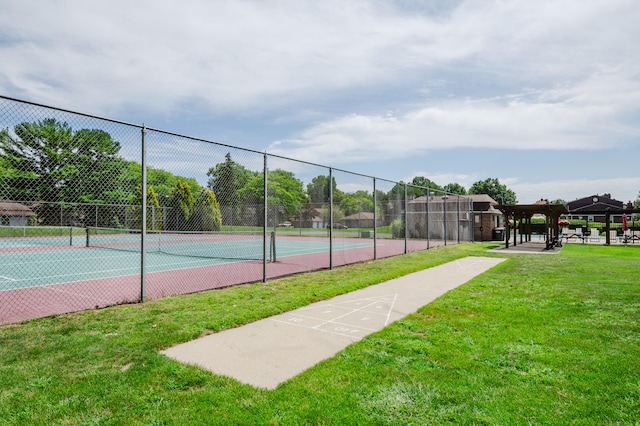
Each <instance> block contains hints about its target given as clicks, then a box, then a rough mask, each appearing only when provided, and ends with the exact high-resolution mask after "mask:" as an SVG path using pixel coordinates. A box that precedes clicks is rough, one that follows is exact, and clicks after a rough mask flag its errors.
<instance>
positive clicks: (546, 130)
mask: <svg viewBox="0 0 640 426" xmlns="http://www.w3.org/2000/svg"><path fill="white" fill-rule="evenodd" d="M0 10H2V13H1V14H0V58H2V61H1V65H0V94H2V95H5V96H10V97H15V98H19V99H23V100H27V101H32V102H36V103H41V104H45V105H51V106H56V107H61V108H65V109H70V110H73V111H79V112H84V113H88V114H92V115H97V116H103V117H107V118H113V119H117V120H122V121H126V122H130V123H137V124H142V123H144V124H145V125H147V126H149V127H153V128H156V129H162V130H168V131H171V132H175V133H179V134H185V135H189V136H194V137H198V138H203V139H207V140H212V141H216V142H221V143H224V144H228V145H233V146H239V147H244V148H250V149H252V150H256V151H260V152H265V151H266V152H268V153H271V154H276V155H281V156H286V157H290V158H294V159H298V160H303V161H308V162H312V163H315V164H320V165H326V166H331V167H335V168H339V169H343V170H349V171H354V172H357V173H361V174H365V175H369V176H376V177H379V178H382V179H389V180H396V181H400V180H402V181H405V182H410V181H411V180H412V179H413V177H415V176H424V177H427V178H429V179H431V180H432V181H433V182H435V183H437V184H439V185H441V186H444V185H446V184H449V183H459V184H460V185H462V186H464V187H465V188H467V189H468V188H469V187H470V186H471V185H472V184H473V183H475V182H478V181H483V180H485V179H487V178H497V179H499V181H500V183H502V184H504V185H506V186H507V188H509V189H511V190H513V191H514V192H515V193H516V196H517V201H518V202H519V203H524V204H529V203H533V202H535V201H537V200H539V199H541V198H544V199H548V200H555V199H563V200H565V201H572V200H575V199H578V198H582V197H586V196H590V195H594V194H603V193H610V194H611V196H612V197H613V198H614V199H617V200H620V201H623V202H627V201H630V200H631V201H633V200H636V199H637V198H638V197H639V193H640V48H639V47H638V40H640V25H639V24H638V23H639V22H640V2H638V1H637V0H589V1H584V0H540V1H530V0H522V1H518V0H513V1H508V0H495V1H493V0H477V1H475V0H471V1H464V0H459V1H455V0H422V1H420V0H362V1H359V0H353V1H348V0H322V1H311V0H255V1H253V0H215V1H208V0H184V1H177V0H173V1H172V0H137V1H126V0H109V1H106V0H92V1H82V0H51V1H46V2H43V1H39V0H21V1H14V0H0ZM196 157H197V155H196Z"/></svg>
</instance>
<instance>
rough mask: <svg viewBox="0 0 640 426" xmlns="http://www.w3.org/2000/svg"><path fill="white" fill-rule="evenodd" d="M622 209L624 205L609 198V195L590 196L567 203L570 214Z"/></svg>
mask: <svg viewBox="0 0 640 426" xmlns="http://www.w3.org/2000/svg"><path fill="white" fill-rule="evenodd" d="M622 208H624V203H623V202H622V201H618V200H615V199H613V198H611V194H602V195H599V194H595V195H590V196H588V197H583V198H578V199H577V200H573V201H569V202H568V203H567V209H569V211H570V212H580V213H586V212H596V211H603V210H606V209H622Z"/></svg>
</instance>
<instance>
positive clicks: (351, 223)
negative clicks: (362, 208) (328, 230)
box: [340, 212, 374, 228]
mask: <svg viewBox="0 0 640 426" xmlns="http://www.w3.org/2000/svg"><path fill="white" fill-rule="evenodd" d="M340 223H342V224H343V225H345V226H347V227H349V228H373V226H374V215H373V213H371V212H358V213H354V214H351V215H349V216H345V217H343V218H342V219H341V220H340Z"/></svg>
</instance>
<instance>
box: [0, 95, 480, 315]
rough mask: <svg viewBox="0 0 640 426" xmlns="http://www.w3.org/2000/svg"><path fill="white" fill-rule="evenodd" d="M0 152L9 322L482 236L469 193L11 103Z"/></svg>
mask: <svg viewBox="0 0 640 426" xmlns="http://www.w3.org/2000/svg"><path fill="white" fill-rule="evenodd" d="M0 152H1V153H2V157H1V160H0V178H1V181H0V323H5V322H14V321H19V320H23V319H27V318H34V317H39V316H46V315H52V314H59V313H66V312H71V311H76V310H83V309H89V308H95V307H102V306H108V305H113V304H119V303H131V302H139V301H144V300H145V299H148V298H158V297H163V296H167V295H173V294H184V293H191V292H196V291H202V290H208V289H214V288H220V287H226V286H231V285H236V284H241V283H248V282H255V281H266V280H268V279H271V278H274V277H279V276H283V275H288V274H292V273H297V272H304V271H310V270H315V269H321V268H333V267H335V266H340V265H345V264H349V263H354V262H360V261H365V260H374V259H379V258H383V257H387V256H394V255H400V254H404V253H408V252H411V251H416V250H424V249H428V248H430V247H432V246H435V245H440V244H452V243H459V242H462V241H471V240H472V239H473V229H472V227H473V223H472V220H471V218H472V208H473V206H472V202H471V200H470V198H469V197H466V196H458V195H455V194H448V193H442V192H439V191H435V190H432V189H429V188H422V187H416V186H412V185H408V184H404V183H402V182H395V181H391V180H386V179H381V178H376V177H373V176H366V175H362V174H358V173H353V172H349V171H346V170H341V169H336V168H331V167H326V166H322V165H319V164H312V163H308V162H302V161H298V160H294V159H290V158H285V157H282V156H276V155H271V154H268V153H262V152H257V151H254V150H250V149H244V148H240V147H234V146H230V145H226V144H221V143H216V142H213V141H207V140H202V139H198V138H193V137H189V136H184V135H179V134H175V133H171V132H166V131H162V130H157V129H151V128H147V127H145V126H140V125H135V124H130V123H125V122H121V121H115V120H109V119H105V118H100V117H95V116H91V115H87V114H81V113H77V112H72V111H67V110H62V109H58V108H52V107H48V106H44V105H39V104H34V103H30V102H25V101H21V100H17V99H12V98H8V97H4V96H0ZM98 230H99V231H98ZM96 241H97V242H99V243H98V244H93V242H96ZM186 253H188V254H189V255H186ZM276 254H277V256H276Z"/></svg>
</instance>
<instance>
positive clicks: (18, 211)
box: [0, 201, 33, 216]
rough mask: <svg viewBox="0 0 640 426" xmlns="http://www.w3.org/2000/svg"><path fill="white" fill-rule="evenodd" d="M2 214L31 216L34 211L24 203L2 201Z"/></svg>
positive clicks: (0, 203) (0, 208)
mask: <svg viewBox="0 0 640 426" xmlns="http://www.w3.org/2000/svg"><path fill="white" fill-rule="evenodd" d="M0 214H1V215H3V216H30V215H32V214H33V211H32V210H31V209H30V208H29V207H27V206H25V205H24V204H20V203H14V202H11V201H0Z"/></svg>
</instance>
